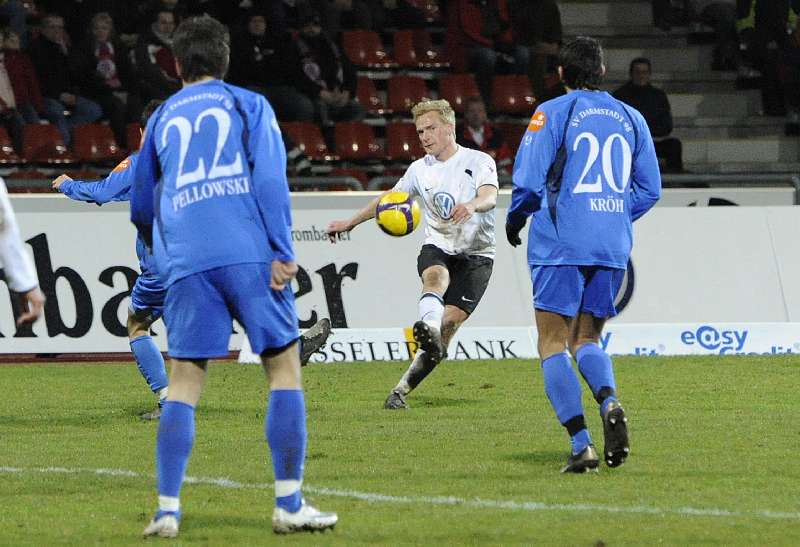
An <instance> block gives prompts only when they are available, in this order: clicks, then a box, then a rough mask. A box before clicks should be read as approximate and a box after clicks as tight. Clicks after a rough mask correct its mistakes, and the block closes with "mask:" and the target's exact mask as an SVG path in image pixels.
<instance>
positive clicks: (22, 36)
mask: <svg viewBox="0 0 800 547" xmlns="http://www.w3.org/2000/svg"><path fill="white" fill-rule="evenodd" d="M38 15H39V14H38V11H37V8H36V2H34V1H32V0H29V1H27V2H23V1H22V0H7V1H6V2H0V20H2V21H4V22H5V23H7V24H8V26H9V27H11V30H13V31H14V32H15V33H16V35H17V36H18V37H19V40H20V44H21V45H22V46H23V47H27V46H28V42H29V41H30V29H29V28H28V20H29V19H30V18H32V17H37V16H38Z"/></svg>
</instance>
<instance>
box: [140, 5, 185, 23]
mask: <svg viewBox="0 0 800 547" xmlns="http://www.w3.org/2000/svg"><path fill="white" fill-rule="evenodd" d="M147 11H149V12H151V13H152V12H158V11H171V12H172V13H173V14H174V15H175V21H176V22H178V21H182V20H183V19H185V18H186V16H187V15H188V13H189V9H188V8H187V6H186V2H182V1H181V0H151V2H150V8H149V9H148V10H147Z"/></svg>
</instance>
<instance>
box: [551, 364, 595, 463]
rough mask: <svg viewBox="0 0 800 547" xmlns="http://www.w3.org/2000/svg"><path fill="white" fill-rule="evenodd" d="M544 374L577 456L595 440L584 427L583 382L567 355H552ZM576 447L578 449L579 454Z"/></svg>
mask: <svg viewBox="0 0 800 547" xmlns="http://www.w3.org/2000/svg"><path fill="white" fill-rule="evenodd" d="M542 373H543V375H544V391H545V393H547V398H548V399H550V404H551V405H553V410H555V411H556V416H557V417H558V421H559V422H560V423H561V425H563V426H564V427H566V428H567V431H568V432H569V434H570V437H571V438H572V450H573V453H574V454H577V453H578V452H580V451H581V450H583V449H584V448H586V445H588V444H590V443H591V442H592V441H591V438H590V437H589V432H588V431H587V430H586V426H585V424H584V419H583V403H582V401H581V383H580V382H579V381H578V376H577V375H576V374H575V371H574V370H573V368H572V359H570V358H569V356H568V355H567V354H566V353H556V354H555V355H551V356H550V357H548V358H547V359H545V360H544V361H542ZM576 448H579V450H577V452H576V451H575V450H576Z"/></svg>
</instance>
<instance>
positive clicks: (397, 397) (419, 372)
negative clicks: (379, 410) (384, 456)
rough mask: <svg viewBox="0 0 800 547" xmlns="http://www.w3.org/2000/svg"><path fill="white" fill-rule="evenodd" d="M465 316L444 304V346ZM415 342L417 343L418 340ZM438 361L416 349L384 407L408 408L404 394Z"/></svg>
mask: <svg viewBox="0 0 800 547" xmlns="http://www.w3.org/2000/svg"><path fill="white" fill-rule="evenodd" d="M467 317H469V315H467V313H466V312H465V311H464V310H462V309H460V308H457V307H455V306H449V305H448V306H445V311H444V317H443V319H442V329H441V332H442V334H441V339H442V345H443V346H444V347H447V346H448V345H450V341H451V340H452V339H453V336H454V335H455V333H456V331H457V330H458V327H460V326H461V324H462V323H463V322H464V321H466V320H467ZM415 338H416V336H415ZM417 343H419V340H418V341H417ZM445 355H446V354H445ZM438 363H439V361H434V360H433V359H431V358H430V356H429V354H428V352H426V351H424V350H422V349H420V350H418V351H417V353H416V354H415V355H414V360H413V361H412V362H411V366H409V367H408V370H406V372H405V374H403V377H402V378H400V381H399V382H398V383H397V385H396V386H395V387H394V389H392V391H391V393H389V396H388V397H387V398H386V402H385V403H384V408H387V409H390V410H396V409H400V408H408V403H407V402H406V400H405V398H406V396H407V395H408V394H409V393H411V392H412V391H413V390H414V388H416V387H417V386H418V385H419V384H420V383H421V382H422V381H423V380H424V379H425V378H427V376H428V375H429V374H430V373H431V372H433V369H434V368H436V365H437V364H438Z"/></svg>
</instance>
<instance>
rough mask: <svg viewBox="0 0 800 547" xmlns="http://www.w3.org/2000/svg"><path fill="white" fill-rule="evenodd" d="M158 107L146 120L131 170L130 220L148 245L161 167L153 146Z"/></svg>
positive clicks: (151, 232)
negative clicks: (133, 167)
mask: <svg viewBox="0 0 800 547" xmlns="http://www.w3.org/2000/svg"><path fill="white" fill-rule="evenodd" d="M160 111H161V107H159V108H158V109H157V110H156V111H155V112H154V113H153V115H152V116H150V120H149V121H148V122H147V128H146V129H145V133H144V139H143V142H142V147H141V150H140V151H139V156H138V161H137V162H136V169H134V170H133V184H132V186H131V192H130V200H131V222H133V224H134V225H135V226H136V229H137V230H138V231H139V234H140V235H141V236H142V238H143V239H144V241H145V242H146V243H147V245H148V246H152V241H153V219H154V218H155V188H156V185H157V184H158V181H159V180H160V178H161V167H160V165H159V163H158V154H157V152H156V146H155V135H154V131H153V126H154V124H155V121H156V119H157V118H158V114H159V112H160Z"/></svg>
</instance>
